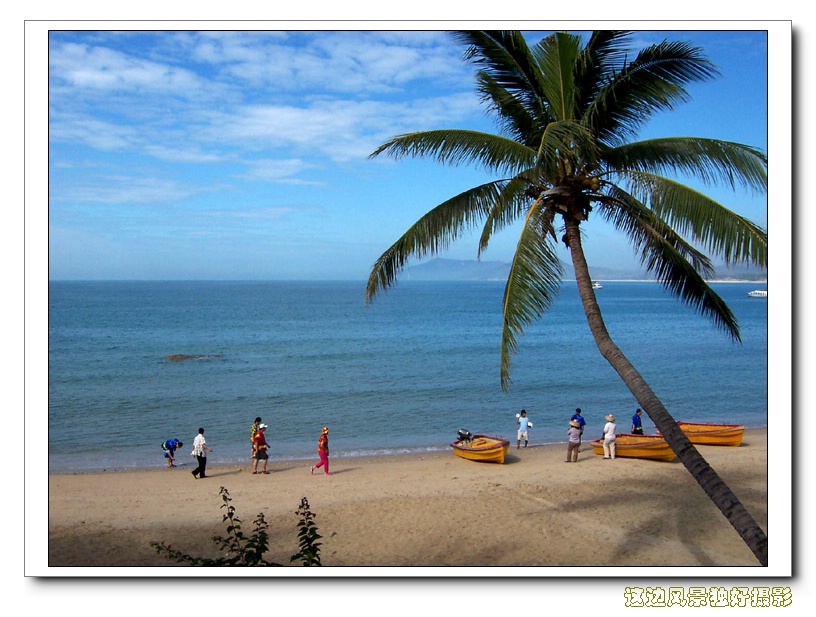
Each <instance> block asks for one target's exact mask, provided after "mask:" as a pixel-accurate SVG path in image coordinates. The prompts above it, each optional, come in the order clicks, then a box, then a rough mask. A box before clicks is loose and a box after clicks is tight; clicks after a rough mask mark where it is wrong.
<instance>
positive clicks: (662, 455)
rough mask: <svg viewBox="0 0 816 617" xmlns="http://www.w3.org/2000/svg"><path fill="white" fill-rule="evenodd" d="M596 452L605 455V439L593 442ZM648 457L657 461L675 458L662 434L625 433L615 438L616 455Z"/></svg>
mask: <svg viewBox="0 0 816 617" xmlns="http://www.w3.org/2000/svg"><path fill="white" fill-rule="evenodd" d="M592 449H593V450H595V454H600V455H601V456H603V453H604V451H603V439H596V440H595V441H593V442H592ZM619 456H620V457H627V458H648V459H652V460H656V461H671V460H674V450H672V449H671V447H670V446H669V444H668V443H666V440H665V439H663V437H662V436H661V435H630V434H628V433H623V434H621V435H618V436H617V437H616V438H615V457H619Z"/></svg>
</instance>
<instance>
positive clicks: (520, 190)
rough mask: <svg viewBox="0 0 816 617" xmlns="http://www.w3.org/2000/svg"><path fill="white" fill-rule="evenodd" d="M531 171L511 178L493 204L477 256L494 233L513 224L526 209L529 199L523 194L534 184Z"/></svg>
mask: <svg viewBox="0 0 816 617" xmlns="http://www.w3.org/2000/svg"><path fill="white" fill-rule="evenodd" d="M531 171H532V170H525V171H524V172H522V173H520V174H519V175H517V176H516V177H515V178H511V179H510V180H509V181H508V182H507V183H506V184H505V185H504V187H503V188H502V190H501V192H500V193H499V195H498V197H497V198H496V200H495V201H494V202H493V206H492V207H491V208H490V212H488V214H487V217H486V218H485V222H484V225H483V226H482V235H481V236H480V238H479V251H478V255H481V254H482V253H483V252H484V251H485V250H486V249H487V245H488V243H489V242H490V238H491V237H492V236H493V234H494V233H495V232H497V231H500V230H502V229H504V228H505V227H506V226H507V225H510V224H512V223H513V222H515V221H516V220H517V219H518V218H519V217H520V216H522V215H523V213H524V211H525V210H526V209H527V206H528V204H529V197H527V196H526V195H525V194H524V192H525V191H526V190H527V188H528V187H529V186H530V185H531V184H533V183H534V180H533V178H534V177H535V176H534V175H533V173H531Z"/></svg>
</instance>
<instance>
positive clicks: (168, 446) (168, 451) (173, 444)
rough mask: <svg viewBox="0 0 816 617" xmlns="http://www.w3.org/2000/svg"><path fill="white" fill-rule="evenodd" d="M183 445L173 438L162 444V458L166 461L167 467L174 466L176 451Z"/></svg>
mask: <svg viewBox="0 0 816 617" xmlns="http://www.w3.org/2000/svg"><path fill="white" fill-rule="evenodd" d="M183 445H184V444H183V443H181V442H180V441H179V440H178V439H176V438H175V437H173V439H168V440H167V441H164V442H162V445H161V449H162V450H163V451H164V458H166V459H167V466H168V467H175V466H176V450H177V449H179V448H180V447H182V446H183Z"/></svg>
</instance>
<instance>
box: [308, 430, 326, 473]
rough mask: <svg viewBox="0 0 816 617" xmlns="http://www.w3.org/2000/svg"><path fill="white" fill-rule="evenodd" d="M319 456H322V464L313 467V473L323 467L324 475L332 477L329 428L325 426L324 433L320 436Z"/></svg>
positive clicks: (318, 441) (318, 443)
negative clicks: (330, 470)
mask: <svg viewBox="0 0 816 617" xmlns="http://www.w3.org/2000/svg"><path fill="white" fill-rule="evenodd" d="M317 454H318V455H319V456H320V462H319V463H318V464H317V465H312V473H314V472H315V469H317V468H319V467H322V468H323V473H325V474H326V475H327V476H330V475H331V474H330V473H329V427H328V426H324V427H323V432H322V433H321V434H320V439H318V440H317Z"/></svg>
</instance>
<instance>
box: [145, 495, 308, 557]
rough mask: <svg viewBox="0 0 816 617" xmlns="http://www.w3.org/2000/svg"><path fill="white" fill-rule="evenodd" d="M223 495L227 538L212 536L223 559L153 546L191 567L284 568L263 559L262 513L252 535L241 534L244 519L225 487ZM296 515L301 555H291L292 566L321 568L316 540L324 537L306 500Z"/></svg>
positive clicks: (266, 545) (265, 539) (266, 540)
mask: <svg viewBox="0 0 816 617" xmlns="http://www.w3.org/2000/svg"><path fill="white" fill-rule="evenodd" d="M220 494H221V499H222V501H223V502H224V503H223V504H222V505H221V507H222V508H225V509H226V513H225V514H224V515H223V517H222V520H223V522H225V523H226V524H227V535H226V537H223V536H213V537H212V540H213V542H215V543H216V544H218V548H219V550H221V551H225V554H224V556H223V557H216V558H215V559H208V558H206V557H193V556H192V555H188V554H187V553H184V552H182V551H179V550H176V549H174V548H171V546H170V545H169V544H165V543H164V542H151V543H150V546H152V547H153V548H155V549H156V552H157V553H159V554H160V555H164V556H165V557H166V558H167V559H170V560H172V561H177V562H179V563H186V564H188V565H191V566H282V565H283V564H280V563H275V562H272V561H268V560H266V559H264V554H265V553H266V552H267V551H268V550H269V535H268V534H267V532H266V531H267V529H269V523H267V522H266V519H264V515H263V512H261V513H259V514H258V516H257V517H255V520H254V521H253V525H254V527H253V529H252V533H251V534H250V535H246V534H245V533H244V532H243V531H242V530H241V519H240V518H238V516H237V515H236V514H235V506H233V505H232V503H230V502H231V501H232V498H231V497H230V496H229V491H228V490H227V489H226V488H224V487H223V486H222V487H221V491H220ZM296 514H297V515H298V516H299V517H300V522H298V527H299V531H298V536H299V546H300V551H298V552H297V553H295V554H294V555H292V558H291V559H290V563H291V562H292V561H296V560H298V559H300V560H301V561H302V562H303V565H304V566H319V565H321V563H320V542H316V540H318V539H319V538H320V537H321V536H320V534H318V533H317V525H315V523H314V520H313V519H314V516H315V515H314V514H313V513H312V511H311V510H310V509H309V501H308V500H307V499H306V498H305V497H303V498H302V499H301V500H300V507H299V508H298V510H297V512H296Z"/></svg>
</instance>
